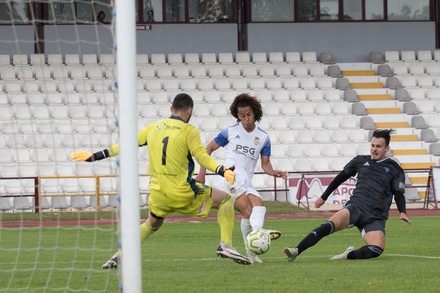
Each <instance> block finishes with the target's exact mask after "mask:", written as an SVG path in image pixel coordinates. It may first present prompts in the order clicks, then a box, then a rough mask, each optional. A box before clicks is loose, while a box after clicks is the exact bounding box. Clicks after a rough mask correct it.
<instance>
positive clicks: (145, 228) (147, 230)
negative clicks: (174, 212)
mask: <svg viewBox="0 0 440 293" xmlns="http://www.w3.org/2000/svg"><path fill="white" fill-rule="evenodd" d="M157 230H158V228H151V227H150V225H148V223H147V222H145V223H143V224H142V225H141V244H142V243H144V242H145V240H147V238H148V237H150V235H151V234H153V233H154V232H156V231H157Z"/></svg>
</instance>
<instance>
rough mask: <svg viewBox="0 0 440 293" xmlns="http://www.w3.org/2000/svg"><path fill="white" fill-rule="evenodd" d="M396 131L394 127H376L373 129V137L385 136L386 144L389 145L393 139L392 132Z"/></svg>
mask: <svg viewBox="0 0 440 293" xmlns="http://www.w3.org/2000/svg"><path fill="white" fill-rule="evenodd" d="M393 133H395V130H394V129H376V130H375V131H373V134H372V135H371V138H373V137H375V138H383V139H385V144H386V146H388V145H389V144H390V140H391V134H393Z"/></svg>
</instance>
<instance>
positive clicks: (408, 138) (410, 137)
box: [391, 135, 419, 141]
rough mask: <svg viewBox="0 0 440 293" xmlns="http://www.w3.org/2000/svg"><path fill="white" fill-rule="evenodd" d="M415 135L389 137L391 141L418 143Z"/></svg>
mask: <svg viewBox="0 0 440 293" xmlns="http://www.w3.org/2000/svg"><path fill="white" fill-rule="evenodd" d="M418 140H419V139H418V137H417V135H391V141H418Z"/></svg>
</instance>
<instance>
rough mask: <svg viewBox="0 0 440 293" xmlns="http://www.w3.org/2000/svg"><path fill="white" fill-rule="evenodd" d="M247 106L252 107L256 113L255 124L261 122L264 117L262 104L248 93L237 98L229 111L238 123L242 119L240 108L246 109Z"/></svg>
mask: <svg viewBox="0 0 440 293" xmlns="http://www.w3.org/2000/svg"><path fill="white" fill-rule="evenodd" d="M247 106H250V107H251V109H252V111H253V112H254V116H255V122H259V121H260V120H261V118H262V117H263V108H262V107H261V103H260V101H258V100H257V98H256V97H253V96H251V95H249V94H247V93H243V94H240V95H238V96H236V97H235V99H234V101H233V102H232V104H231V106H230V107H229V110H230V111H231V114H232V116H234V117H235V118H236V119H237V122H240V119H239V118H238V108H239V107H240V108H244V107H247Z"/></svg>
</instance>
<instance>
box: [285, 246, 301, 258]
mask: <svg viewBox="0 0 440 293" xmlns="http://www.w3.org/2000/svg"><path fill="white" fill-rule="evenodd" d="M284 253H285V254H286V259H287V260H288V261H289V262H292V261H294V260H295V258H296V257H297V256H298V248H288V247H286V248H284Z"/></svg>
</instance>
